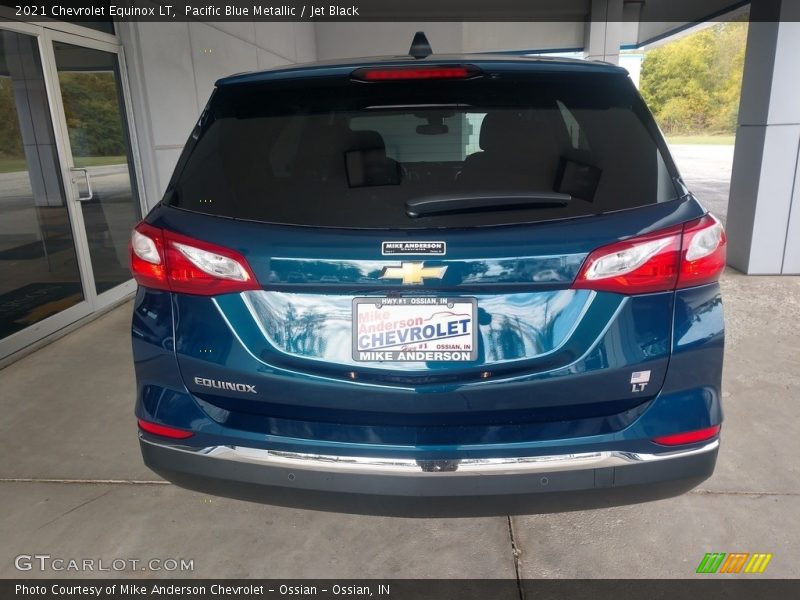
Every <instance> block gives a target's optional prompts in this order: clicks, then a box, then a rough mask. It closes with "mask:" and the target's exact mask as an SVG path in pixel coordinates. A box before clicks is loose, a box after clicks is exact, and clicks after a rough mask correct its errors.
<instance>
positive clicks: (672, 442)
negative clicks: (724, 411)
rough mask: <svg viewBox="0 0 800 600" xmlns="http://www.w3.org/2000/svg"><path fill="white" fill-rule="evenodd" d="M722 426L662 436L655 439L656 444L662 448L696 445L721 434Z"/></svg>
mask: <svg viewBox="0 0 800 600" xmlns="http://www.w3.org/2000/svg"><path fill="white" fill-rule="evenodd" d="M720 428H721V427H720V425H714V426H713V427H706V428H704V429H695V430H694V431H684V432H682V433H673V434H670V435H662V436H660V437H657V438H653V441H654V442H655V443H656V444H661V445H662V446H680V445H681V444H694V443H696V442H704V441H706V440H710V439H711V438H713V437H714V436H716V435H717V434H719V430H720Z"/></svg>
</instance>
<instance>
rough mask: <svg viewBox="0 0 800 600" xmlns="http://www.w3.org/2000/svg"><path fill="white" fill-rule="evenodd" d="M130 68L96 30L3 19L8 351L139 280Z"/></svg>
mask: <svg viewBox="0 0 800 600" xmlns="http://www.w3.org/2000/svg"><path fill="white" fill-rule="evenodd" d="M106 37H107V36H106ZM124 65H125V63H124V56H123V53H122V49H121V47H120V46H119V45H118V44H115V43H111V42H107V41H103V40H99V39H92V37H91V32H89V33H87V36H83V35H80V36H79V35H74V34H71V33H65V32H60V31H55V30H53V29H48V28H46V27H44V26H41V25H38V24H34V23H19V22H10V23H6V22H3V23H2V24H0V359H2V358H3V357H6V356H8V355H10V354H13V353H14V352H16V351H17V350H20V349H22V348H24V347H25V346H27V345H29V344H31V343H34V342H36V341H37V340H38V339H40V338H43V337H45V336H46V335H48V334H50V333H53V332H55V331H57V330H58V329H61V328H63V327H65V326H66V325H69V324H70V323H73V322H74V321H76V320H78V319H80V318H82V317H84V316H86V315H88V314H90V313H91V312H93V311H95V310H97V309H100V308H103V307H105V306H109V305H111V304H113V303H115V302H117V301H119V300H122V299H124V298H125V297H126V296H127V295H129V294H130V293H131V292H133V291H134V290H135V289H136V286H135V282H134V281H133V280H132V279H131V275H130V272H129V270H128V250H127V246H128V238H129V235H130V231H131V229H132V228H133V226H134V225H135V223H136V222H137V221H138V220H139V218H140V215H141V214H142V209H141V203H140V198H139V193H138V190H139V189H140V186H139V185H138V181H137V178H136V173H137V169H136V165H135V163H134V157H135V156H136V154H135V153H134V152H133V148H135V140H134V139H133V135H132V131H133V128H132V122H131V121H130V119H129V115H128V114H127V113H126V111H125V106H126V102H127V98H128V92H127V83H126V79H125V76H124V73H125V66H124Z"/></svg>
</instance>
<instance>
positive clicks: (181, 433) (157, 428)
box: [138, 419, 194, 440]
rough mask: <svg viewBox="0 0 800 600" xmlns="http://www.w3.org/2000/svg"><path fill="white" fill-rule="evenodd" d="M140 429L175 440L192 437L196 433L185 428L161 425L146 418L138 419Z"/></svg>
mask: <svg viewBox="0 0 800 600" xmlns="http://www.w3.org/2000/svg"><path fill="white" fill-rule="evenodd" d="M138 423H139V429H141V430H142V431H146V432H147V433H152V434H153V435H160V436H161V437H167V438H172V439H175V440H185V439H186V438H190V437H192V436H193V435H194V434H193V433H192V432H191V431H186V430H185V429H177V428H175V427H167V426H166V425H159V424H158V423H151V422H150V421H145V420H144V419H138Z"/></svg>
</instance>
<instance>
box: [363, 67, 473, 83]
mask: <svg viewBox="0 0 800 600" xmlns="http://www.w3.org/2000/svg"><path fill="white" fill-rule="evenodd" d="M480 73H481V70H480V69H478V67H476V66H474V65H443V66H430V67H383V68H378V69H375V68H371V67H367V68H363V69H356V70H355V71H353V73H352V74H351V75H350V76H351V77H352V78H353V79H357V80H358V81H409V80H419V79H469V78H470V77H475V76H477V75H479V74H480Z"/></svg>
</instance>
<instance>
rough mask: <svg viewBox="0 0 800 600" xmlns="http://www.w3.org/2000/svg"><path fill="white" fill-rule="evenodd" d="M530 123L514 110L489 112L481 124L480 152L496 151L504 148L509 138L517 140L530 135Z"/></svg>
mask: <svg viewBox="0 0 800 600" xmlns="http://www.w3.org/2000/svg"><path fill="white" fill-rule="evenodd" d="M530 129H531V122H530V120H528V119H526V118H525V115H523V114H522V112H520V111H516V110H499V111H497V112H490V113H488V114H487V115H486V116H485V117H484V118H483V123H481V136H480V140H479V143H480V146H481V150H488V151H490V152H491V151H492V150H496V149H502V148H504V147H506V146H507V145H508V143H509V139H510V138H518V137H520V136H523V135H527V134H528V133H530Z"/></svg>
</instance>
